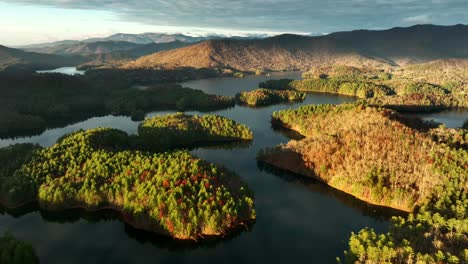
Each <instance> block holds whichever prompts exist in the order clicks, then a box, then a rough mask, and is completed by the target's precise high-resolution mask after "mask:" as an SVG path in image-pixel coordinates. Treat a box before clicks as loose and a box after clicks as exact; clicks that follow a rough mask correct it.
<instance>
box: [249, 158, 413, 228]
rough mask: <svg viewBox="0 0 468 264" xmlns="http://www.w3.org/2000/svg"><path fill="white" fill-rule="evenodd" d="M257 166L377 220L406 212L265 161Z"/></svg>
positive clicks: (403, 214)
mask: <svg viewBox="0 0 468 264" xmlns="http://www.w3.org/2000/svg"><path fill="white" fill-rule="evenodd" d="M257 167H258V169H259V170H260V171H265V172H267V173H269V174H273V175H275V176H277V177H278V178H280V179H282V180H284V181H286V182H289V183H294V184H300V185H301V186H304V187H306V188H307V189H309V190H311V191H313V192H315V193H320V194H325V195H327V196H329V197H333V198H334V199H336V200H338V201H340V202H341V203H343V204H345V205H346V206H349V207H351V208H354V209H357V210H358V211H359V212H361V213H362V215H364V216H369V217H372V218H374V219H376V220H378V221H382V222H384V221H389V220H390V219H391V218H392V217H393V216H407V215H408V214H407V213H406V212H402V211H399V210H396V209H393V208H389V207H383V206H377V205H372V204H369V203H366V202H364V201H361V200H359V199H357V198H356V197H354V196H352V195H350V194H347V193H345V192H342V191H340V190H337V189H335V188H332V187H330V186H327V185H326V184H324V183H322V182H319V181H317V180H315V179H312V178H308V177H305V176H302V175H299V174H295V173H292V172H289V171H286V170H283V169H279V168H276V167H274V166H272V165H270V164H267V163H265V162H261V161H257Z"/></svg>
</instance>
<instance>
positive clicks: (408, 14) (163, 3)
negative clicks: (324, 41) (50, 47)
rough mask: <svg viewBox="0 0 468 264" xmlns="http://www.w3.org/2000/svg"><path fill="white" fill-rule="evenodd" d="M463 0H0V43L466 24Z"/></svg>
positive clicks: (466, 5)
mask: <svg viewBox="0 0 468 264" xmlns="http://www.w3.org/2000/svg"><path fill="white" fill-rule="evenodd" d="M466 14H468V0H373V1H371V0H327V1H322V0H0V44H2V45H9V46H17V45H25V44H32V43H42V42H51V41H57V40H63V39H85V38H89V37H103V36H108V35H111V34H115V33H144V32H162V33H185V34H190V35H206V34H223V35H228V36H229V35H249V34H267V35H276V34H281V33H286V32H288V33H297V34H311V35H320V34H327V33H331V32H336V31H346V30H354V29H387V28H391V27H395V26H411V25H415V24H438V25H454V24H468V15H466Z"/></svg>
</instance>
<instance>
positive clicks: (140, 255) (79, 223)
mask: <svg viewBox="0 0 468 264" xmlns="http://www.w3.org/2000/svg"><path fill="white" fill-rule="evenodd" d="M299 76H300V75H299V74H296V73H294V74H289V75H288V74H282V76H281V77H279V78H283V77H289V78H298V77H299ZM269 78H277V76H272V77H259V76H251V77H247V78H244V79H236V78H216V79H208V80H198V81H192V82H186V83H184V86H188V87H192V88H197V89H202V90H204V91H206V92H209V93H218V94H225V95H233V94H235V93H236V92H238V91H242V90H249V89H251V88H252V89H253V88H255V87H256V86H257V84H258V82H259V81H263V80H264V79H269ZM218 91H219V92H218ZM353 100H355V99H354V98H352V97H343V96H334V95H326V94H308V96H307V98H306V100H305V101H304V102H303V103H296V104H293V105H275V106H269V107H263V108H248V107H240V106H236V107H233V108H230V109H226V110H221V111H215V112H212V113H213V114H218V115H223V116H226V117H229V118H232V119H234V120H236V121H238V122H241V123H244V124H246V125H248V126H249V127H250V128H251V129H252V131H253V133H254V140H253V142H252V144H249V145H242V146H238V147H236V146H230V147H229V148H228V147H226V148H222V147H211V148H199V149H195V150H192V153H193V154H195V155H196V156H198V157H200V158H203V159H206V160H208V161H211V162H214V163H217V164H220V165H223V166H225V167H227V168H229V169H231V170H234V171H235V172H236V173H237V174H239V175H240V176H241V177H242V178H243V179H244V181H246V182H247V183H248V185H249V186H250V188H251V189H252V190H253V191H254V193H255V204H256V210H257V220H256V223H254V224H253V225H252V226H250V227H248V228H244V229H243V230H241V231H240V232H238V233H236V234H233V235H232V236H230V237H228V238H225V239H221V240H211V241H203V242H201V243H198V244H194V243H186V242H178V241H174V240H171V239H169V238H166V237H162V236H159V235H156V234H152V233H148V232H142V231H138V230H135V229H133V228H131V227H129V226H128V225H125V224H124V223H123V222H121V221H120V220H118V219H117V218H116V217H115V216H114V215H113V214H112V213H110V212H109V213H83V212H79V211H71V212H68V213H64V212H62V213H54V214H51V213H47V212H42V211H38V210H35V209H31V210H26V211H25V212H14V213H12V212H10V213H6V212H3V213H1V210H0V232H3V231H4V230H11V231H12V232H13V234H14V235H15V236H17V237H18V238H21V239H24V240H26V241H28V242H30V243H32V244H33V246H34V248H35V249H36V251H37V253H38V255H39V257H40V259H41V263H47V264H54V263H70V264H74V263H77V264H78V263H89V264H90V263H99V264H102V263H181V262H187V263H203V264H205V263H236V264H237V263H264V262H265V263H335V258H336V257H337V256H341V255H342V253H343V250H345V249H346V247H347V242H348V238H349V236H350V234H351V232H353V231H354V232H356V231H359V230H360V229H362V228H364V227H366V226H369V227H373V228H375V229H376V230H377V231H381V232H384V231H386V230H387V228H388V217H389V214H392V212H389V211H388V210H382V209H380V208H377V207H374V206H370V205H367V204H365V203H363V202H360V201H358V200H356V199H354V198H352V197H349V196H348V195H344V194H342V193H340V192H338V191H335V190H333V189H331V188H329V187H327V186H325V185H323V184H321V183H317V182H315V181H313V180H308V179H304V178H300V177H297V176H296V175H292V174H289V173H284V172H279V171H276V170H271V169H268V168H264V167H262V166H261V165H259V164H257V162H256V160H255V156H256V154H257V152H258V151H259V150H260V149H262V148H265V147H270V146H274V145H277V144H280V143H286V142H287V141H288V140H289V138H288V137H287V134H288V133H284V132H281V131H276V130H274V129H273V128H271V125H270V117H271V114H272V113H273V112H274V111H277V110H282V109H287V108H291V107H298V106H300V105H306V104H324V103H333V104H337V103H343V102H348V101H353ZM171 112H172V111H162V112H154V113H151V114H149V116H153V115H158V114H167V113H171ZM189 113H190V114H194V113H196V114H201V113H198V112H189ZM137 126H138V123H137V122H133V121H131V120H130V118H128V117H114V116H106V117H96V118H91V119H88V120H86V121H84V122H80V123H77V124H74V125H70V126H67V127H64V128H59V129H51V130H47V131H45V132H44V133H42V134H41V135H39V136H34V137H29V138H18V139H5V140H0V147H1V146H6V145H10V144H14V143H19V142H34V143H38V144H41V145H43V146H50V145H52V144H53V143H54V142H55V141H56V140H57V139H58V138H59V137H60V136H61V135H63V134H65V133H69V132H71V131H75V130H78V129H88V128H93V127H113V128H118V129H121V130H124V131H126V132H128V133H136V131H137Z"/></svg>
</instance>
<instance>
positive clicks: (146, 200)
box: [0, 114, 255, 239]
mask: <svg viewBox="0 0 468 264" xmlns="http://www.w3.org/2000/svg"><path fill="white" fill-rule="evenodd" d="M164 122H165V123H164ZM225 124H230V126H226V127H225V126H223V125H225ZM215 125H219V126H220V127H217V126H215ZM200 126H201V127H203V129H204V130H203V133H206V134H203V133H202V132H201V131H202V130H200ZM150 127H153V128H156V127H159V128H160V129H162V130H163V131H165V132H162V131H158V129H156V130H153V131H155V133H157V134H158V135H159V136H163V135H164V134H165V133H167V134H172V136H173V137H172V138H174V139H175V138H177V136H176V135H179V136H180V135H184V134H185V135H186V134H187V133H190V131H192V129H193V131H194V134H195V135H197V137H194V138H193V140H194V141H198V140H204V136H207V135H210V134H213V135H215V136H214V137H216V138H217V139H218V136H220V135H223V136H225V137H228V138H229V139H233V138H238V139H239V140H245V139H247V138H250V139H251V138H252V133H251V132H250V131H249V130H248V129H247V128H246V127H245V126H242V125H239V124H237V123H234V122H233V121H228V120H227V119H225V118H221V117H215V116H208V117H189V116H185V115H183V114H176V115H169V116H166V117H157V118H155V119H151V120H147V121H145V122H144V123H143V125H142V126H141V127H140V129H141V130H142V133H143V134H144V135H142V136H140V135H138V136H128V135H127V134H126V133H125V132H123V131H120V130H116V129H109V128H97V129H91V130H87V131H78V132H74V133H72V134H70V135H66V136H64V137H62V138H61V139H59V140H58V142H57V143H56V144H55V145H53V146H51V147H48V148H40V147H38V146H35V145H31V144H18V145H13V146H10V147H7V148H3V149H1V150H0V162H1V163H2V164H9V166H6V167H4V168H2V170H1V174H0V201H1V202H2V204H3V205H4V206H6V207H10V208H11V207H19V206H22V205H24V204H26V203H28V202H32V201H38V202H39V206H40V208H41V209H43V210H51V211H57V210H66V209H72V208H82V209H85V210H90V211H98V210H102V209H112V210H115V211H118V212H119V213H121V215H122V219H123V221H125V222H126V223H128V224H130V225H132V226H134V227H135V228H138V229H143V230H148V231H152V232H156V233H159V234H164V235H168V236H171V237H173V238H177V239H198V238H200V237H203V236H223V235H225V234H226V233H228V232H229V231H230V230H232V229H233V228H236V227H238V226H239V225H244V224H247V223H249V222H250V221H253V220H254V219H255V207H254V198H253V193H252V192H251V191H250V190H249V189H248V187H247V185H246V184H245V183H243V182H242V180H241V178H240V177H239V176H237V175H236V174H235V173H233V172H231V171H229V170H227V169H225V168H222V167H218V166H216V165H214V164H211V163H209V162H206V161H203V160H200V159H198V158H196V157H194V156H192V155H191V154H190V153H189V152H187V151H184V150H174V151H167V150H169V148H172V147H175V145H171V146H169V145H163V146H157V144H155V143H154V142H150V145H151V147H150V148H148V147H147V146H145V141H146V140H150V139H151V137H150V136H149V135H150V134H151V131H150ZM164 127H165V128H166V129H164ZM233 128H235V129H238V130H237V131H236V130H235V129H234V131H233V130H231V129H233ZM223 129H226V130H223ZM216 135H217V136H216ZM168 137H171V136H168ZM210 139H213V138H210V137H209V136H207V140H210ZM194 141H190V140H189V141H186V142H185V143H187V144H188V143H189V142H194ZM176 145H178V144H176Z"/></svg>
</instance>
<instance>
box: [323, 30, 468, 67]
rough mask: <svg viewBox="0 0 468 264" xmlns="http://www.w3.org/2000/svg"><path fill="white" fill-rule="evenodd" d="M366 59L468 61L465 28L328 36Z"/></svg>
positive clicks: (369, 31)
mask: <svg viewBox="0 0 468 264" xmlns="http://www.w3.org/2000/svg"><path fill="white" fill-rule="evenodd" d="M327 38H329V39H332V40H335V41H337V42H339V43H342V44H343V45H345V46H347V47H349V48H351V49H352V50H354V51H356V52H358V53H360V54H363V55H368V56H373V57H379V58H386V59H388V60H391V61H394V62H395V63H397V64H405V63H408V62H409V63H414V62H424V61H429V60H435V59H445V58H467V57H468V45H467V44H468V26H466V25H455V26H436V25H416V26H412V27H408V28H401V27H397V28H392V29H388V30H381V31H377V30H356V31H350V32H337V33H332V34H330V35H328V36H327Z"/></svg>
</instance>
